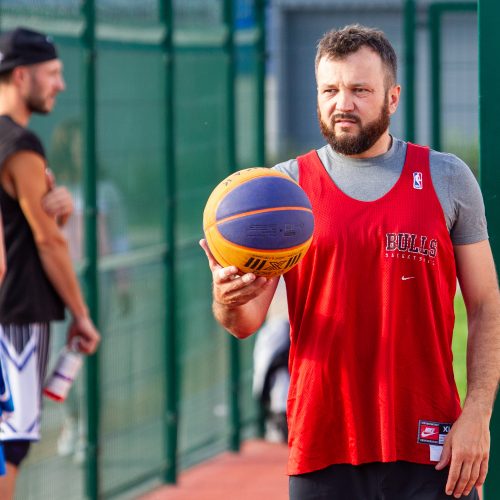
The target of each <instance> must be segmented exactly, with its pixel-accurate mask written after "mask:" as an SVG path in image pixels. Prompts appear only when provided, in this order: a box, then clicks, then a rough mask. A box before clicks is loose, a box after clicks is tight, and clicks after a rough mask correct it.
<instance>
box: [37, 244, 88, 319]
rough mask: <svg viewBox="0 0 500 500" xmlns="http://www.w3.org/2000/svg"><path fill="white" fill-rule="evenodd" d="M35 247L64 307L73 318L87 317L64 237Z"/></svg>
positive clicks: (86, 310)
mask: <svg viewBox="0 0 500 500" xmlns="http://www.w3.org/2000/svg"><path fill="white" fill-rule="evenodd" d="M37 247H38V253H39V255H40V260H41V262H42V266H43V268H44V270H45V273H46V274H47V277H48V278H49V281H50V282H51V283H52V285H53V286H54V288H55V289H56V291H57V293H58V294H59V296H60V297H61V299H62V301H63V302H64V303H65V305H66V307H67V308H68V309H69V310H70V311H71V313H72V314H73V316H74V317H75V318H81V317H87V316H88V309H87V306H86V305H85V301H84V300H83V296H82V293H81V291H80V285H79V283H78V279H77V277H76V274H75V272H74V270H73V265H72V263H71V258H70V256H69V252H68V247H67V243H66V241H65V240H64V237H62V236H61V238H54V239H52V240H51V241H48V242H43V243H39V244H38V245H37Z"/></svg>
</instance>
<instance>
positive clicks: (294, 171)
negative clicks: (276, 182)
mask: <svg viewBox="0 0 500 500" xmlns="http://www.w3.org/2000/svg"><path fill="white" fill-rule="evenodd" d="M273 170H277V171H278V172H281V173H283V174H286V175H288V177H291V178H292V179H293V180H294V181H295V182H299V163H298V161H297V160H295V159H293V160H288V161H284V162H283V163H278V164H277V165H275V166H274V167H273Z"/></svg>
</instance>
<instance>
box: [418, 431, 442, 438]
mask: <svg viewBox="0 0 500 500" xmlns="http://www.w3.org/2000/svg"><path fill="white" fill-rule="evenodd" d="M437 433H438V432H437V431H434V430H430V431H428V430H427V429H426V430H424V431H422V433H421V434H420V435H421V436H422V437H423V438H426V437H430V436H434V435H436V434H437Z"/></svg>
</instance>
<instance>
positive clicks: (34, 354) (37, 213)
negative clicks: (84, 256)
mask: <svg viewBox="0 0 500 500" xmlns="http://www.w3.org/2000/svg"><path fill="white" fill-rule="evenodd" d="M64 88H65V84H64V79H63V76H62V63H61V61H60V60H59V58H58V56H57V51H56V47H55V45H54V44H53V42H52V40H51V39H50V38H49V37H47V36H46V35H44V34H42V33H38V32H36V31H32V30H29V29H25V28H17V29H15V30H12V31H9V32H5V33H3V34H2V35H1V36H0V207H1V211H2V216H3V224H4V233H5V247H6V256H7V272H6V275H5V279H4V281H3V283H2V285H1V287H0V324H1V326H2V332H0V336H1V345H2V349H3V350H4V351H5V354H6V356H5V358H6V359H7V360H8V361H7V366H6V371H7V373H8V376H9V381H10V384H11V390H12V397H13V402H14V413H13V415H12V417H11V418H10V419H9V421H8V422H2V424H1V439H2V441H3V443H4V450H5V457H6V461H7V474H6V476H4V477H2V478H0V498H2V499H6V500H7V499H10V498H12V497H13V495H14V489H15V481H16V477H17V472H18V468H19V466H20V465H21V462H22V461H23V460H24V458H25V457H26V455H27V453H28V450H29V446H30V443H31V442H32V441H38V440H39V439H40V417H41V393H42V384H43V381H44V378H45V373H46V364H47V357H48V352H49V340H50V323H51V322H52V321H56V320H62V319H63V318H64V310H65V307H67V308H68V309H69V311H70V312H71V315H72V321H71V323H70V326H69V328H68V335H67V337H68V344H69V343H71V341H72V339H74V338H76V337H78V339H79V342H78V347H79V350H80V351H81V352H82V353H85V354H92V353H93V352H95V350H96V349H97V346H98V344H99V341H100V335H99V332H98V331H97V330H96V328H95V326H94V325H93V323H92V320H91V319H90V316H89V313H88V308H87V305H86V304H85V301H84V299H83V296H82V293H81V290H80V286H79V284H78V280H77V277H76V274H75V272H74V270H73V266H72V262H71V257H70V254H69V250H68V246H67V242H66V239H65V237H64V235H63V233H62V231H61V228H60V226H59V223H64V222H65V220H66V219H67V217H68V215H69V213H68V212H69V211H68V209H67V201H68V200H67V197H66V196H65V195H66V193H65V192H64V191H63V190H56V191H55V193H56V196H55V197H54V200H52V202H53V203H49V205H50V206H52V207H53V209H54V212H53V213H47V211H46V210H47V209H44V208H43V199H44V197H45V196H46V195H47V193H48V192H49V191H50V190H51V189H54V188H55V186H54V185H53V180H52V179H51V178H50V177H48V176H47V172H46V168H47V164H46V159H45V152H44V148H43V146H42V144H41V142H40V140H39V139H38V137H37V136H36V135H35V134H34V133H33V132H31V131H29V130H28V129H27V126H28V124H29V121H30V118H31V115H32V114H33V113H41V114H47V113H50V112H51V111H52V109H53V107H54V105H55V100H56V96H57V94H58V93H59V92H61V91H63V90H64ZM55 198H58V201H57V202H56V201H55Z"/></svg>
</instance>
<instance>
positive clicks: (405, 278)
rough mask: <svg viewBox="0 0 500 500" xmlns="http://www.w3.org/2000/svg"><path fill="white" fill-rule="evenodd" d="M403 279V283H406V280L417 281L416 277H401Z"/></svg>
mask: <svg viewBox="0 0 500 500" xmlns="http://www.w3.org/2000/svg"><path fill="white" fill-rule="evenodd" d="M401 279H402V280H403V281H406V280H414V279H415V276H401Z"/></svg>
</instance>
